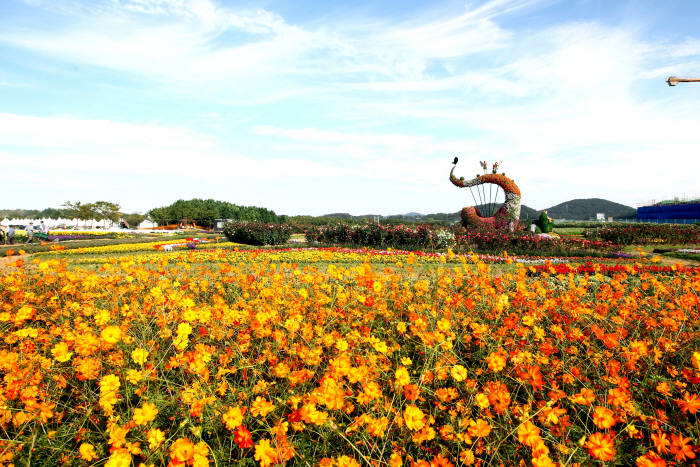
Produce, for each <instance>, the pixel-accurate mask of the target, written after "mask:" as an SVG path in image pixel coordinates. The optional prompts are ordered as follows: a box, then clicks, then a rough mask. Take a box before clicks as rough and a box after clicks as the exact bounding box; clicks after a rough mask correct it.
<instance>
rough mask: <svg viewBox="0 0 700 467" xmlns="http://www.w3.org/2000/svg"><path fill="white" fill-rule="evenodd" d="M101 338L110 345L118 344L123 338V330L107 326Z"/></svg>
mask: <svg viewBox="0 0 700 467" xmlns="http://www.w3.org/2000/svg"><path fill="white" fill-rule="evenodd" d="M100 337H101V338H102V340H103V341H105V342H107V343H108V344H116V343H117V342H119V341H120V340H121V338H122V330H121V328H120V327H119V326H107V327H106V328H104V329H103V330H102V333H101V334H100Z"/></svg>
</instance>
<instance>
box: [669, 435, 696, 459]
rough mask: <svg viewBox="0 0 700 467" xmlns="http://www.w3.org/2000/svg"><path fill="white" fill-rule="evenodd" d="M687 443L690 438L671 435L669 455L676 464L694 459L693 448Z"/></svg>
mask: <svg viewBox="0 0 700 467" xmlns="http://www.w3.org/2000/svg"><path fill="white" fill-rule="evenodd" d="M689 443H690V438H684V437H683V435H679V436H676V435H671V453H673V456H674V457H675V459H676V460H677V461H678V462H683V461H685V460H686V459H695V452H694V449H693V446H692V445H691V444H689Z"/></svg>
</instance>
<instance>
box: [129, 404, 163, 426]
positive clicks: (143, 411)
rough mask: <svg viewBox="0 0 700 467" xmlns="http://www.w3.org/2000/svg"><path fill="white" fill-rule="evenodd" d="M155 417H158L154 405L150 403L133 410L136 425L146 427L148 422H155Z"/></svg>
mask: <svg viewBox="0 0 700 467" xmlns="http://www.w3.org/2000/svg"><path fill="white" fill-rule="evenodd" d="M156 415H158V409H157V408H156V405H155V404H153V403H151V402H145V403H144V404H143V406H141V408H137V409H135V410H134V422H135V423H136V424H137V425H146V424H147V423H148V422H152V421H153V420H155V419H156Z"/></svg>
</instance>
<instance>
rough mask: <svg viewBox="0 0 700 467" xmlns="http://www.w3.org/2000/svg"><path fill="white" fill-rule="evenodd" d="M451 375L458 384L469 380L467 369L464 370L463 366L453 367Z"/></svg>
mask: <svg viewBox="0 0 700 467" xmlns="http://www.w3.org/2000/svg"><path fill="white" fill-rule="evenodd" d="M450 374H451V375H452V377H453V378H454V380H455V381H457V382H461V381H464V380H465V379H467V369H466V368H464V367H463V366H462V365H455V366H453V367H452V369H451V370H450Z"/></svg>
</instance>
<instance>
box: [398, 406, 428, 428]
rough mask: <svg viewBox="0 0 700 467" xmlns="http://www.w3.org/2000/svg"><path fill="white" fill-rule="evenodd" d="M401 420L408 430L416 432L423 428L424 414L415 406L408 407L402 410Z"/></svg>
mask: <svg viewBox="0 0 700 467" xmlns="http://www.w3.org/2000/svg"><path fill="white" fill-rule="evenodd" d="M403 420H404V422H406V426H407V427H408V429H409V430H413V431H418V430H420V429H421V428H423V426H425V414H424V413H423V411H422V410H421V409H419V408H418V407H416V406H415V405H409V406H408V407H406V408H405V409H404V411H403Z"/></svg>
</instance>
